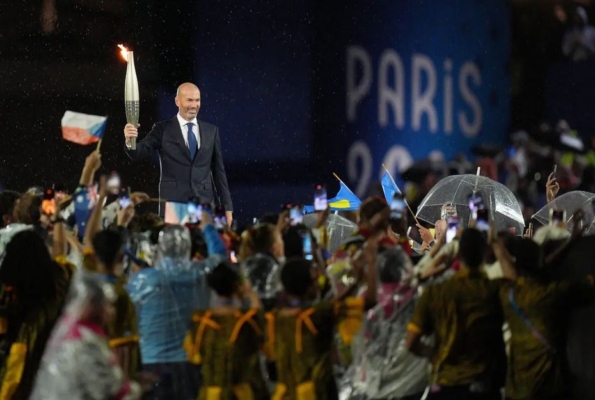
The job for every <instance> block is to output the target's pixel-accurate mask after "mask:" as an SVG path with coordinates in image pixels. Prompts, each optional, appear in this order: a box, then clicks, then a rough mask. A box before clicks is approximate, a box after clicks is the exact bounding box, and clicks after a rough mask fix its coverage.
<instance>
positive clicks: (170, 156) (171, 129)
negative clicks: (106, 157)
mask: <svg viewBox="0 0 595 400" xmlns="http://www.w3.org/2000/svg"><path fill="white" fill-rule="evenodd" d="M198 127H199V133H200V149H199V150H198V152H197V153H196V157H194V160H191V159H190V153H189V151H188V147H186V143H185V142H184V136H182V130H181V128H180V124H179V122H178V119H177V117H174V118H172V119H170V120H168V121H162V122H157V123H156V124H155V125H153V129H151V132H149V134H148V135H147V137H146V138H144V139H143V140H141V141H140V142H138V143H137V144H136V150H128V149H126V154H128V157H130V158H131V159H132V160H140V159H143V158H147V157H149V156H151V155H152V154H153V152H154V151H157V153H158V154H159V161H160V164H161V178H160V182H159V197H160V198H162V199H165V200H169V201H180V202H186V201H188V199H189V198H190V197H192V196H197V197H198V198H199V199H200V201H201V202H203V203H205V204H206V203H212V202H213V201H214V200H215V190H214V189H216V190H217V194H218V197H219V200H220V202H221V205H222V206H223V207H224V208H225V210H226V211H232V210H233V205H232V202H231V195H230V193H229V186H228V185H227V176H226V175H225V167H224V166H223V155H222V153H221V142H220V140H219V128H218V127H216V126H215V125H212V124H209V123H207V122H203V121H201V120H198ZM211 173H212V178H211ZM213 182H214V183H215V187H213Z"/></svg>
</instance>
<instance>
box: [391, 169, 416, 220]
mask: <svg viewBox="0 0 595 400" xmlns="http://www.w3.org/2000/svg"><path fill="white" fill-rule="evenodd" d="M382 168H384V170H385V171H386V173H387V174H388V177H389V178H390V180H391V181H392V183H393V185H395V187H396V188H397V190H398V191H399V192H400V193H401V194H403V192H401V189H399V186H398V185H397V182H395V180H394V178H393V176H392V175H391V174H390V171H389V170H388V168H386V165H384V164H382ZM403 197H405V196H403ZM403 200H404V201H405V205H407V208H408V209H409V212H410V213H411V215H412V216H413V219H414V220H415V223H416V224H417V225H419V221H418V220H417V217H416V216H415V213H414V212H413V210H412V209H411V207H410V206H409V203H408V202H407V200H406V199H403Z"/></svg>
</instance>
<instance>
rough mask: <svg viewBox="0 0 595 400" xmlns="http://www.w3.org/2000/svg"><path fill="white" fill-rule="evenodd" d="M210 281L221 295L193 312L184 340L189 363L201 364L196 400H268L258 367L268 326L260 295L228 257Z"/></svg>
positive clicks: (212, 273) (210, 276)
mask: <svg viewBox="0 0 595 400" xmlns="http://www.w3.org/2000/svg"><path fill="white" fill-rule="evenodd" d="M207 281H208V284H209V287H210V288H211V289H212V290H213V291H214V292H215V293H216V294H217V299H216V300H215V301H216V305H215V306H214V307H213V308H211V309H209V310H196V311H194V313H193V314H192V322H191V324H192V325H191V328H190V331H189V332H188V335H187V337H186V340H185V342H184V347H185V348H186V351H187V354H188V358H189V361H190V362H192V363H194V364H200V365H202V377H203V380H202V386H201V389H200V392H199V395H198V399H199V400H234V399H236V400H252V399H255V400H259V399H268V398H269V393H268V389H267V387H266V383H265V381H264V377H263V374H262V370H261V367H260V349H261V345H262V343H263V340H264V335H263V328H264V326H263V325H264V324H263V317H262V310H261V309H262V306H261V302H260V299H259V297H258V294H257V293H256V292H255V291H253V290H252V288H251V287H250V285H249V284H248V283H247V282H242V280H241V278H240V274H239V273H238V271H237V270H236V269H235V267H234V266H233V265H231V264H229V263H228V262H226V261H225V262H222V263H220V264H219V265H218V266H217V267H215V268H214V269H213V271H212V272H211V273H210V274H209V275H208V278H207ZM242 302H243V303H244V304H246V307H244V306H242V305H241V303H242Z"/></svg>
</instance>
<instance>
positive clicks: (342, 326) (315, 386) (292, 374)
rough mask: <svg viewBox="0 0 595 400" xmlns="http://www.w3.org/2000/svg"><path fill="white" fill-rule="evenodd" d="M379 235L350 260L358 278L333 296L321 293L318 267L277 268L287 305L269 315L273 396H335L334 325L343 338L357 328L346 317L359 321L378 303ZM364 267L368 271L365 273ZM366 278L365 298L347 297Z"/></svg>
mask: <svg viewBox="0 0 595 400" xmlns="http://www.w3.org/2000/svg"><path fill="white" fill-rule="evenodd" d="M377 252H378V238H377V237H372V238H371V239H368V240H367V241H366V243H365V245H364V248H363V250H362V251H361V252H360V253H359V254H358V255H357V256H356V257H355V259H354V260H353V267H354V271H357V272H356V274H355V275H356V276H355V278H356V282H355V283H354V284H353V285H352V286H351V287H348V288H347V289H346V291H345V292H343V293H339V294H338V295H337V296H336V297H335V298H334V299H332V300H323V301H316V299H317V297H318V296H319V286H318V285H317V276H316V275H317V273H316V271H317V270H316V268H315V267H314V266H313V264H312V262H311V261H308V260H305V259H292V260H289V261H288V262H287V263H286V264H285V266H284V267H283V270H282V271H281V281H282V283H283V287H284V289H285V291H286V294H287V303H286V304H283V305H282V306H281V307H280V308H278V309H275V310H273V311H272V312H271V313H268V314H267V316H266V318H267V322H268V327H267V346H268V347H269V348H270V349H272V350H271V351H269V353H270V354H272V355H273V356H274V358H275V360H276V362H277V375H278V383H277V386H276V389H275V392H274V394H273V397H272V398H273V399H274V400H298V399H308V400H325V399H337V398H338V393H337V384H336V381H335V377H334V375H333V363H332V359H331V350H332V347H333V338H334V332H335V329H337V331H338V333H339V335H340V336H341V337H342V339H343V340H345V341H351V340H350V337H353V335H355V334H356V333H357V332H355V331H353V330H352V329H350V328H351V327H352V326H353V324H350V323H349V322H350V320H361V319H362V318H363V313H364V310H365V309H366V308H370V307H372V306H373V305H374V304H375V302H376V292H377V289H376V286H377V283H376V280H377V277H376V264H375V263H376V261H375V259H376V254H377ZM364 269H366V273H365V274H364ZM364 276H366V283H367V289H366V293H365V297H348V296H349V295H351V294H352V293H353V291H354V290H353V289H354V288H356V287H358V286H359V283H360V282H358V281H359V280H361V279H362V278H363V277H364Z"/></svg>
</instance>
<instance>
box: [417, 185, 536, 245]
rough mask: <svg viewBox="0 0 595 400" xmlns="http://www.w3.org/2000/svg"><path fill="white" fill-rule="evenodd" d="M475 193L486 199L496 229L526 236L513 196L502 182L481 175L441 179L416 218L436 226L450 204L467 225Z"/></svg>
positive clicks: (420, 206)
mask: <svg viewBox="0 0 595 400" xmlns="http://www.w3.org/2000/svg"><path fill="white" fill-rule="evenodd" d="M474 192H475V193H478V194H481V196H482V197H483V201H484V204H485V206H486V207H487V208H488V209H489V211H490V218H491V219H492V220H493V221H494V223H495V226H496V229H498V230H499V231H500V230H508V229H511V228H514V229H515V232H516V234H517V235H520V234H522V233H523V229H524V227H525V221H524V219H523V213H522V211H521V206H520V205H519V202H518V201H517V199H516V197H515V195H514V193H512V191H510V189H508V188H507V187H506V186H504V185H502V184H501V183H498V182H496V181H493V180H491V179H490V178H486V177H484V176H478V175H452V176H447V177H446V178H444V179H442V180H441V181H440V182H438V183H437V184H436V185H435V186H434V187H433V188H432V189H431V190H430V192H429V193H428V194H427V195H426V197H424V199H423V200H422V202H421V204H420V205H419V207H418V209H417V214H416V217H417V218H418V219H421V220H423V221H426V222H429V223H430V224H434V223H435V222H436V221H438V220H439V219H441V211H442V207H443V206H444V205H445V204H451V205H452V206H453V207H455V208H456V211H457V215H458V217H459V218H460V220H461V221H462V222H463V224H468V223H469V219H470V218H469V217H470V211H469V195H470V194H472V193H474Z"/></svg>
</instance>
